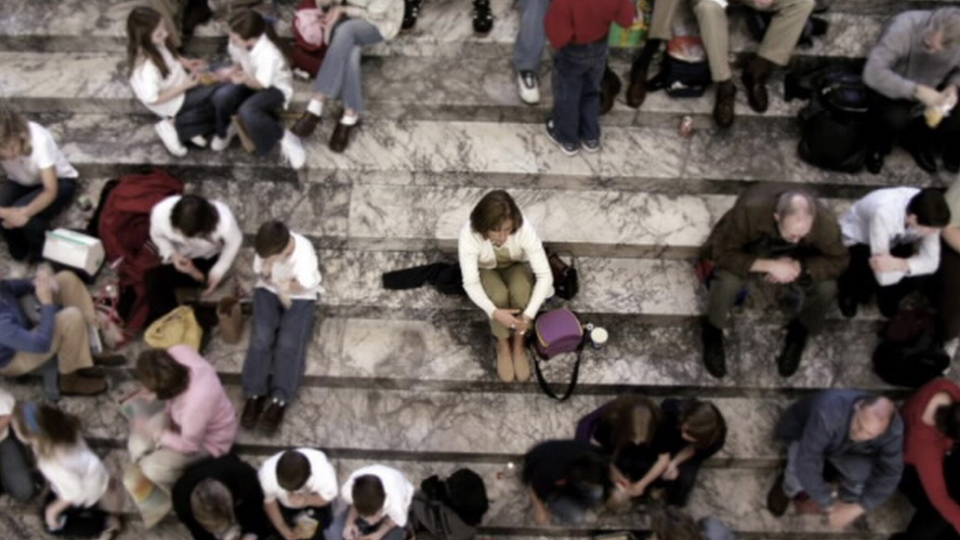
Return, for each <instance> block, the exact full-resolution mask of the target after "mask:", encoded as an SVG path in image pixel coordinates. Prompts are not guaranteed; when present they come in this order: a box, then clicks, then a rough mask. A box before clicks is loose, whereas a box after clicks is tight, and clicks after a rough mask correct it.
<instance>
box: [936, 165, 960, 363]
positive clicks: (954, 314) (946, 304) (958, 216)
mask: <svg viewBox="0 0 960 540" xmlns="http://www.w3.org/2000/svg"><path fill="white" fill-rule="evenodd" d="M944 200H946V202H947V208H949V209H950V222H949V223H947V226H946V227H944V228H943V230H942V231H940V265H939V266H938V267H937V272H936V274H934V277H933V283H932V286H931V287H930V288H928V293H929V295H930V300H931V301H932V303H933V305H934V306H936V308H937V316H938V319H937V332H938V334H939V337H940V338H941V339H942V340H943V343H944V349H945V350H946V352H947V355H948V356H949V357H950V358H951V359H952V358H953V357H954V356H955V355H956V352H957V349H958V348H960V279H958V276H960V182H953V183H952V184H950V188H949V189H947V192H946V193H945V194H944Z"/></svg>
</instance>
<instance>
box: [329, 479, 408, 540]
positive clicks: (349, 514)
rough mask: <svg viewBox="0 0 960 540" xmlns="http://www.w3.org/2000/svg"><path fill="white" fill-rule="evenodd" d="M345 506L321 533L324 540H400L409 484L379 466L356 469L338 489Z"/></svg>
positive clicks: (405, 532) (405, 522)
mask: <svg viewBox="0 0 960 540" xmlns="http://www.w3.org/2000/svg"><path fill="white" fill-rule="evenodd" d="M340 497H341V498H342V499H343V502H344V503H346V505H347V508H346V509H345V510H343V512H341V513H340V515H338V516H337V518H336V519H335V520H334V522H333V525H331V526H330V527H329V528H328V529H327V531H326V532H325V533H324V538H326V540H351V539H353V540H359V539H361V538H362V539H364V540H403V538H404V537H405V536H406V534H407V517H408V514H409V512H410V503H411V502H412V501H413V485H411V484H410V481H409V480H407V479H406V477H404V476H403V473H401V472H400V471H398V470H396V469H393V468H391V467H385V466H383V465H371V466H369V467H364V468H362V469H358V470H356V471H354V472H353V474H351V475H350V478H348V479H347V481H346V482H344V484H343V486H342V487H341V488H340Z"/></svg>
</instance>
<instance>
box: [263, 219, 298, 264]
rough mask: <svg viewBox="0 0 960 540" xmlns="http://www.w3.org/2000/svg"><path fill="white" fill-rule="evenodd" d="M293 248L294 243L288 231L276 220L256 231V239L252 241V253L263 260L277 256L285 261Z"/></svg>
mask: <svg viewBox="0 0 960 540" xmlns="http://www.w3.org/2000/svg"><path fill="white" fill-rule="evenodd" d="M294 247H296V242H294V240H293V235H291V234H290V229H288V228H287V226H286V225H284V224H283V222H282V221H278V220H271V221H268V222H266V223H264V224H263V225H261V226H260V229H258V230H257V237H256V238H255V239H254V240H253V249H254V251H256V253H257V256H259V257H260V258H261V259H264V260H267V259H269V258H270V257H275V256H278V255H279V257H278V258H280V259H285V258H287V257H289V256H290V254H291V253H293V249H294Z"/></svg>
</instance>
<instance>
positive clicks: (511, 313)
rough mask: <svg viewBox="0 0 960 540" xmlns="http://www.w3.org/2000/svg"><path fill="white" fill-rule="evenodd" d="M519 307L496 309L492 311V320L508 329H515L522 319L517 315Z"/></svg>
mask: <svg viewBox="0 0 960 540" xmlns="http://www.w3.org/2000/svg"><path fill="white" fill-rule="evenodd" d="M517 313H520V310H519V309H496V310H494V311H493V320H495V321H497V322H498V323H500V324H502V325H504V326H506V327H507V328H510V329H516V328H517V327H518V326H519V325H520V324H522V322H523V320H522V319H521V318H520V317H517Z"/></svg>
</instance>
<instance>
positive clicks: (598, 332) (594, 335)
mask: <svg viewBox="0 0 960 540" xmlns="http://www.w3.org/2000/svg"><path fill="white" fill-rule="evenodd" d="M608 339H610V334H609V333H607V331H606V329H604V328H600V327H597V328H594V329H593V330H591V331H590V342H591V343H592V344H593V348H594V349H599V348H600V347H603V345H604V344H605V343H606V342H607V340H608Z"/></svg>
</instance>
